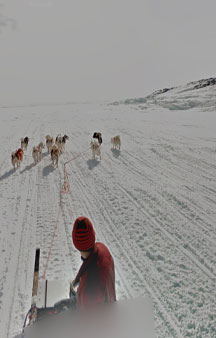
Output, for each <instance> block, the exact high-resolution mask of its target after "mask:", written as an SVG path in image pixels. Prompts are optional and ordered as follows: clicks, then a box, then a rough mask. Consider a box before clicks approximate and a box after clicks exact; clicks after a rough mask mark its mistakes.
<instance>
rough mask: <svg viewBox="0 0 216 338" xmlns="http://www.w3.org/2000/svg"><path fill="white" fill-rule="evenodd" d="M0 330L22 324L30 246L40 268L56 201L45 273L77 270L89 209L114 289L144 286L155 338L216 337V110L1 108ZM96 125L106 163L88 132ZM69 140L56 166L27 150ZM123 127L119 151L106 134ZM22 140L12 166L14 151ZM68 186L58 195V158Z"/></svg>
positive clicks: (64, 274) (134, 291) (65, 274)
mask: <svg viewBox="0 0 216 338" xmlns="http://www.w3.org/2000/svg"><path fill="white" fill-rule="evenodd" d="M0 119H1V125H0V131H1V132H0V144H1V154H0V217H1V228H0V338H12V337H13V335H15V334H16V333H17V332H19V331H20V329H21V327H22V323H23V320H24V316H25V314H26V312H27V310H28V308H29V306H30V302H31V288H32V278H33V267H34V254H35V248H36V247H40V249H41V261H40V275H42V273H43V271H44V268H45V265H46V260H47V255H48V252H49V248H50V243H51V239H52V236H53V232H54V228H55V222H56V218H57V213H58V209H59V204H60V203H61V206H62V207H61V214H60V219H59V224H58V228H57V235H56V237H55V241H54V247H53V251H52V255H51V259H50V262H49V265H48V270H47V278H48V279H64V278H67V279H70V278H73V277H74V276H75V274H76V272H77V270H78V268H79V266H80V263H81V262H80V257H79V254H78V253H77V251H75V250H74V248H73V246H72V241H71V230H72V224H73V220H74V219H75V218H76V217H77V216H80V215H86V216H88V217H89V218H90V219H91V220H92V222H93V224H94V226H95V229H96V234H97V240H99V241H102V242H104V243H105V244H107V246H108V247H109V248H110V250H111V252H112V254H113V256H114V259H115V264H116V279H117V281H116V285H117V296H118V299H120V298H129V297H135V296H138V295H146V294H148V295H150V296H151V297H152V299H153V302H154V310H155V326H156V332H157V337H158V338H169V337H200V338H201V337H211V338H212V337H216V316H215V314H216V288H215V286H216V284H215V282H216V223H215V219H216V115H215V109H209V108H208V109H203V108H198V107H196V108H193V109H190V110H181V111H179V110H173V107H172V110H170V109H169V106H167V104H166V108H164V107H161V106H159V105H156V104H153V103H152V102H151V104H149V105H146V104H144V105H106V104H104V105H102V104H101V105H93V104H92V105H91V104H82V105H78V104H74V105H68V106H67V105H65V106H63V105H62V106H60V105H59V106H35V107H16V108H1V109H0ZM94 131H101V132H102V134H103V140H104V143H103V145H102V160H101V162H100V161H98V162H97V161H92V160H91V153H90V150H89V149H88V148H89V142H90V139H91V135H92V134H93V132H94ZM58 133H62V134H63V133H66V134H68V135H69V137H70V140H69V141H68V142H67V144H66V150H65V152H64V154H63V155H62V156H61V158H60V162H61V163H60V164H59V168H58V169H54V168H53V167H52V166H51V162H50V158H49V155H48V154H47V152H46V150H45V151H44V156H43V160H42V161H41V162H40V163H39V164H38V165H37V166H34V165H33V163H32V162H33V161H32V158H31V151H32V147H33V146H34V145H37V144H38V143H39V142H40V141H44V137H45V135H47V134H51V135H53V136H56V135H57V134H58ZM117 134H120V135H121V139H122V149H121V151H120V152H119V151H117V150H113V149H111V144H110V138H111V137H112V136H115V135H117ZM26 135H27V136H29V137H30V144H29V148H28V150H27V151H26V153H25V157H24V161H23V163H22V165H21V168H20V169H19V170H16V172H14V171H13V169H12V166H11V163H10V154H11V152H12V151H13V150H15V149H16V148H18V147H19V140H20V138H21V137H22V136H26ZM76 155H79V157H77V159H75V160H74V161H72V162H70V164H68V167H67V168H68V173H69V181H70V193H69V195H62V194H61V193H60V190H61V186H62V184H63V164H62V163H63V162H65V161H67V160H69V159H71V158H72V157H73V156H76Z"/></svg>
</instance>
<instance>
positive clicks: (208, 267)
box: [109, 156, 216, 281]
mask: <svg viewBox="0 0 216 338" xmlns="http://www.w3.org/2000/svg"><path fill="white" fill-rule="evenodd" d="M109 158H110V156H109ZM121 168H122V167H121ZM127 170H129V171H131V173H132V174H136V175H137V173H139V175H142V173H141V172H139V171H137V169H134V168H133V170H131V169H130V168H127ZM149 181H151V178H150V179H149V180H148V182H149ZM152 182H153V181H152ZM118 184H119V183H118ZM159 185H160V184H159ZM123 189H124V188H123ZM180 189H181V188H180ZM180 189H179V190H180ZM154 193H156V194H158V197H159V198H158V200H160V201H161V200H163V201H164V202H165V204H166V206H167V207H168V208H169V209H170V210H171V211H172V213H173V212H174V213H177V214H178V215H180V217H181V219H182V221H183V222H184V223H183V224H184V225H185V224H187V223H191V222H194V219H195V221H196V224H197V225H200V221H199V218H198V220H197V217H193V218H188V216H187V214H186V215H185V214H184V213H183V212H181V209H180V210H178V209H177V208H174V207H173V206H172V205H171V203H169V202H168V201H167V200H166V199H165V198H164V196H163V195H161V194H160V195H159V193H157V191H156V190H155V191H154ZM128 194H129V195H130V193H128ZM130 197H131V198H132V200H134V202H136V203H137V204H136V206H137V207H138V208H140V209H145V207H144V205H142V204H141V203H140V202H138V201H137V199H136V200H135V199H134V197H133V196H130ZM173 198H174V196H173ZM187 203H188V200H187ZM197 211H198V210H197ZM152 216H153V215H151V214H149V215H148V218H149V219H152ZM184 217H185V219H184ZM155 222H157V224H158V226H159V227H161V230H162V231H166V233H167V235H168V236H169V237H170V238H171V239H172V240H173V241H174V243H177V242H178V243H180V241H179V240H177V239H174V237H173V235H171V234H169V231H167V230H165V229H164V227H163V226H162V224H160V223H159V221H155ZM201 228H202V230H204V231H206V229H205V228H204V226H202V225H201ZM197 231H198V232H200V236H204V237H206V239H207V240H208V241H209V243H212V245H213V246H214V244H215V241H214V239H212V238H211V237H210V235H206V234H205V233H203V231H200V230H199V229H197ZM188 234H189V233H188V232H187V236H188ZM192 235H193V234H192ZM190 242H192V241H190ZM180 246H181V245H180ZM190 246H191V245H190ZM195 250H197V248H196V249H193V247H191V251H192V252H193V254H195ZM183 251H184V252H185V253H186V254H187V255H188V254H189V253H187V251H186V250H185V249H184V248H183ZM196 255H197V253H196ZM195 262H196V263H197V262H198V265H199V266H200V267H201V266H202V265H203V264H202V263H201V262H202V257H199V255H197V258H195ZM202 270H203V273H204V274H205V273H207V275H208V276H209V277H210V278H211V279H212V280H213V281H214V280H215V278H216V274H214V273H212V267H211V264H209V263H205V266H204V267H203V268H202Z"/></svg>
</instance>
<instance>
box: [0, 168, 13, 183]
mask: <svg viewBox="0 0 216 338" xmlns="http://www.w3.org/2000/svg"><path fill="white" fill-rule="evenodd" d="M15 171H16V169H15V170H14V169H13V168H12V169H10V170H8V171H7V172H6V173H4V174H3V175H2V176H0V181H3V180H5V179H6V178H8V177H10V175H12V174H13V173H15Z"/></svg>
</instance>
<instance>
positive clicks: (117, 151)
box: [111, 148, 121, 158]
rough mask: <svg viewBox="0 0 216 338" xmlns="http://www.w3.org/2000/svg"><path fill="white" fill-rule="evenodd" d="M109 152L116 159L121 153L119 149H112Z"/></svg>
mask: <svg viewBox="0 0 216 338" xmlns="http://www.w3.org/2000/svg"><path fill="white" fill-rule="evenodd" d="M111 152H112V153H113V156H114V157H116V158H118V157H119V156H120V154H121V151H120V150H119V149H114V148H112V149H111Z"/></svg>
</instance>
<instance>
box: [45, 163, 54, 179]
mask: <svg viewBox="0 0 216 338" xmlns="http://www.w3.org/2000/svg"><path fill="white" fill-rule="evenodd" d="M54 170H55V168H54V167H53V165H52V164H49V165H47V166H46V167H44V168H43V176H48V175H49V174H51V173H52V172H53V171H54Z"/></svg>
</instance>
